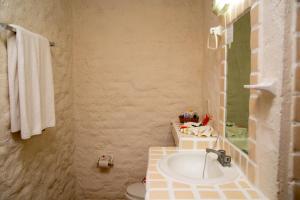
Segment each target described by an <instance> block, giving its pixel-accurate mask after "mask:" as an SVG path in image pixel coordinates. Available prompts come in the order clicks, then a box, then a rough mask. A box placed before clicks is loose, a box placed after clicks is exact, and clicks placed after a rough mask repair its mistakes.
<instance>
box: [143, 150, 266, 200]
mask: <svg viewBox="0 0 300 200" xmlns="http://www.w3.org/2000/svg"><path fill="white" fill-rule="evenodd" d="M179 151H186V150H180V149H178V147H151V148H150V149H149V157H148V168H147V177H146V180H147V183H146V190H147V192H146V197H145V199H146V200H157V199H160V200H163V199H172V200H173V199H174V200H177V199H185V200H188V199H240V200H241V199H249V200H250V199H251V200H253V199H260V200H261V199H267V198H265V197H264V196H263V194H262V193H261V192H260V191H259V190H258V189H256V188H255V187H254V186H252V185H251V184H250V182H249V181H248V180H247V178H246V177H245V176H244V175H243V174H242V173H241V174H240V176H239V178H237V179H236V180H235V181H233V182H229V183H226V184H215V185H189V184H184V183H180V182H176V181H173V180H172V179H169V178H167V177H165V176H164V175H162V174H161V173H160V172H159V171H158V169H157V162H158V161H159V160H160V159H161V158H162V157H163V156H166V155H170V154H173V153H176V152H179Z"/></svg>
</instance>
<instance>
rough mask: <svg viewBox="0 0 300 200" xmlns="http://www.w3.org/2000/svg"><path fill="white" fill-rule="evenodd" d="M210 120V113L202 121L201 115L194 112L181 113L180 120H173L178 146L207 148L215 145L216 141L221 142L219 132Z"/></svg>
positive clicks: (173, 129) (173, 130) (173, 132)
mask: <svg viewBox="0 0 300 200" xmlns="http://www.w3.org/2000/svg"><path fill="white" fill-rule="evenodd" d="M183 117H185V119H184V120H183V119H182V118H183ZM195 119H198V120H195ZM210 120H211V116H210V115H208V114H206V115H204V117H203V118H202V120H201V122H199V115H198V114H197V113H194V112H186V113H183V114H181V115H179V121H173V122H171V125H172V135H173V138H174V141H175V144H176V146H178V147H179V148H183V149H205V148H211V147H213V146H215V145H216V142H219V141H217V135H218V133H217V132H216V131H215V130H214V129H213V127H212V126H210V124H209V122H210ZM182 122H183V123H182Z"/></svg>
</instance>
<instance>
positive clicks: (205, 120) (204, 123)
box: [201, 114, 211, 126]
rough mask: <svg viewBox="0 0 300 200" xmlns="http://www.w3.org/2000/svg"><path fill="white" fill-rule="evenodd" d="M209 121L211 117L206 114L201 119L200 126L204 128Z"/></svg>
mask: <svg viewBox="0 0 300 200" xmlns="http://www.w3.org/2000/svg"><path fill="white" fill-rule="evenodd" d="M209 120H211V117H210V116H209V115H208V114H206V115H205V116H204V117H203V119H202V122H201V125H202V126H206V125H207V124H208V122H209Z"/></svg>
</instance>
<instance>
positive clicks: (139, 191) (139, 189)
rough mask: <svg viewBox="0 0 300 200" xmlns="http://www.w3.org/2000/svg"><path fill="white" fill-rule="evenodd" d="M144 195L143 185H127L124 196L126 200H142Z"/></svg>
mask: <svg viewBox="0 0 300 200" xmlns="http://www.w3.org/2000/svg"><path fill="white" fill-rule="evenodd" d="M145 194H146V188H145V184H143V183H133V184H131V185H128V187H127V190H126V194H125V196H126V199H127V200H144V199H145Z"/></svg>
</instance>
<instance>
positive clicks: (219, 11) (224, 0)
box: [212, 0, 230, 16]
mask: <svg viewBox="0 0 300 200" xmlns="http://www.w3.org/2000/svg"><path fill="white" fill-rule="evenodd" d="M229 6H230V0H213V8H212V11H213V13H215V14H216V15H217V16H220V15H224V14H225V13H226V12H227V10H228V9H229Z"/></svg>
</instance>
